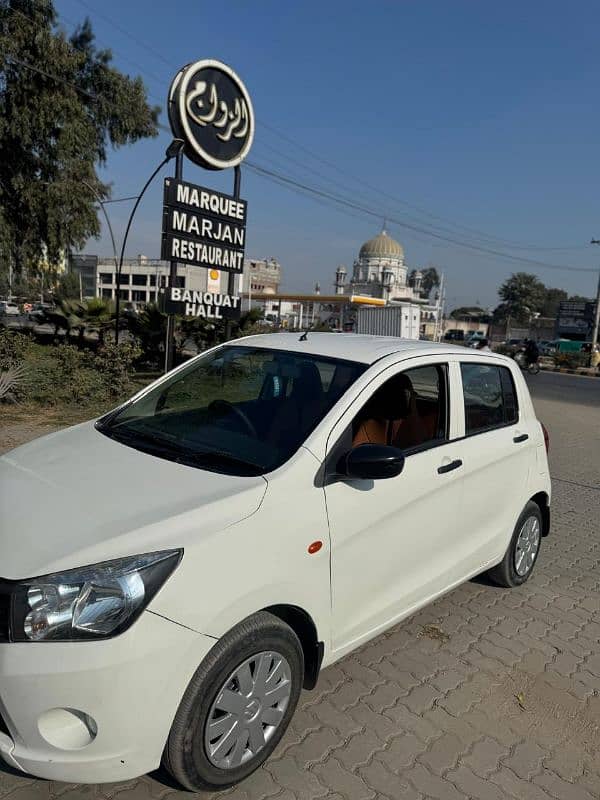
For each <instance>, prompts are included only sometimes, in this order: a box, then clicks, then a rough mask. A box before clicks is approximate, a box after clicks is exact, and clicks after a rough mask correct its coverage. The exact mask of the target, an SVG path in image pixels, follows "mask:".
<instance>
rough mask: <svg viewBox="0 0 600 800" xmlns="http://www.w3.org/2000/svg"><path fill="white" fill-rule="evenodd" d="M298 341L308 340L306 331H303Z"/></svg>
mask: <svg viewBox="0 0 600 800" xmlns="http://www.w3.org/2000/svg"><path fill="white" fill-rule="evenodd" d="M298 341H299V342H307V341H308V331H304V333H303V334H302V336H301V337H300V338H299V339H298Z"/></svg>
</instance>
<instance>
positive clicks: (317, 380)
mask: <svg viewBox="0 0 600 800" xmlns="http://www.w3.org/2000/svg"><path fill="white" fill-rule="evenodd" d="M322 392H323V384H322V382H321V374H320V372H319V370H318V369H317V365H316V364H314V363H313V362H312V361H303V362H302V363H301V364H300V365H299V374H298V377H295V378H294V385H293V388H292V393H291V396H292V397H294V398H296V399H297V398H298V397H303V398H307V399H314V398H315V396H318V395H320V394H322Z"/></svg>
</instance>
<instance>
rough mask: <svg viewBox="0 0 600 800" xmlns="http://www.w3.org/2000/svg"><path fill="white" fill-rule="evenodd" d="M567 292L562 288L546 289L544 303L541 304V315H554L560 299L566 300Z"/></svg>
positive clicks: (556, 312)
mask: <svg viewBox="0 0 600 800" xmlns="http://www.w3.org/2000/svg"><path fill="white" fill-rule="evenodd" d="M568 297H569V295H568V293H567V292H565V290H564V289H552V288H550V289H546V296H545V298H544V305H543V306H542V312H541V316H542V317H555V316H556V315H557V314H558V306H559V304H560V303H561V301H562V300H567V299H568Z"/></svg>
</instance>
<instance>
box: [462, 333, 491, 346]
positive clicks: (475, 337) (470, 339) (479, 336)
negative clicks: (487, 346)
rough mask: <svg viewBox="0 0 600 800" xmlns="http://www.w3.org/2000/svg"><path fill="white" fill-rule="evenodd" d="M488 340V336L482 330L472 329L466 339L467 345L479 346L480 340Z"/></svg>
mask: <svg viewBox="0 0 600 800" xmlns="http://www.w3.org/2000/svg"><path fill="white" fill-rule="evenodd" d="M483 341H487V336H486V335H485V333H483V332H482V331H470V332H469V333H468V334H467V338H466V339H465V344H466V345H467V347H473V348H475V347H477V345H478V344H479V342H483Z"/></svg>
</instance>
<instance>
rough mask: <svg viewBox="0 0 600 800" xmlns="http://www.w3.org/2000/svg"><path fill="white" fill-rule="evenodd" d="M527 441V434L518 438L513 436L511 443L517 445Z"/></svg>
mask: <svg viewBox="0 0 600 800" xmlns="http://www.w3.org/2000/svg"><path fill="white" fill-rule="evenodd" d="M527 439H529V434H528V433H522V434H521V435H520V436H515V438H514V439H513V442H514V443H515V444H519V442H526V441H527Z"/></svg>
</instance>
